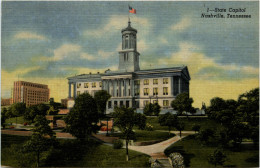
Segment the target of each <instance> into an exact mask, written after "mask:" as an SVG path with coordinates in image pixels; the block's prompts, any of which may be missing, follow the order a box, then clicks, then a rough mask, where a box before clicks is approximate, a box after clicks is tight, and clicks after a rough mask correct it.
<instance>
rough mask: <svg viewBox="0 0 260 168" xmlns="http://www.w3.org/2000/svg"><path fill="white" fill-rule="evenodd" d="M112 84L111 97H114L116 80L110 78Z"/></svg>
mask: <svg viewBox="0 0 260 168" xmlns="http://www.w3.org/2000/svg"><path fill="white" fill-rule="evenodd" d="M112 85H113V97H115V90H116V87H115V85H116V80H112Z"/></svg>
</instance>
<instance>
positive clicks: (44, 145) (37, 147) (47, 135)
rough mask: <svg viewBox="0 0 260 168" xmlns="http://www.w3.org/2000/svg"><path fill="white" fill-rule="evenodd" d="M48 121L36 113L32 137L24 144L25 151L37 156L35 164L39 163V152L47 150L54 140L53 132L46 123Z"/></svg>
mask: <svg viewBox="0 0 260 168" xmlns="http://www.w3.org/2000/svg"><path fill="white" fill-rule="evenodd" d="M48 124H49V122H48V121H47V119H46V118H45V117H44V116H41V115H37V116H36V117H35V128H34V129H33V134H32V137H31V139H30V140H29V141H27V142H26V143H25V144H24V151H25V152H29V153H31V152H33V153H35V154H36V156H37V164H36V166H37V167H39V165H40V158H41V153H42V152H44V151H47V150H48V149H49V148H50V147H51V146H52V145H53V144H54V142H55V136H54V134H55V133H54V132H53V131H52V129H51V128H50V126H49V125H48Z"/></svg>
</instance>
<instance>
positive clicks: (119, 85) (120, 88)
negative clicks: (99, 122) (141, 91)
mask: <svg viewBox="0 0 260 168" xmlns="http://www.w3.org/2000/svg"><path fill="white" fill-rule="evenodd" d="M121 81H122V80H121V79H119V80H118V96H119V97H121V96H122V95H121V90H122V86H121V85H122V84H121Z"/></svg>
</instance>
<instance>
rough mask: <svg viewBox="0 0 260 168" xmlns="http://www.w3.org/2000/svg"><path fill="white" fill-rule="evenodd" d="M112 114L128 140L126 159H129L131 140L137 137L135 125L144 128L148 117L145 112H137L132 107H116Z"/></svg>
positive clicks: (115, 122)
mask: <svg viewBox="0 0 260 168" xmlns="http://www.w3.org/2000/svg"><path fill="white" fill-rule="evenodd" d="M112 115H113V117H114V124H115V125H116V126H118V127H119V128H120V130H121V131H122V134H123V137H124V139H125V140H126V161H128V143H129V140H131V139H134V138H135V132H134V131H133V127H134V126H138V127H139V129H144V128H145V125H146V124H145V123H146V122H145V120H146V117H145V116H144V115H143V114H140V113H135V112H134V110H133V109H132V108H125V107H116V108H115V112H114V113H113V114H112Z"/></svg>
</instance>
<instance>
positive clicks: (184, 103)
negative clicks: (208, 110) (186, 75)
mask: <svg viewBox="0 0 260 168" xmlns="http://www.w3.org/2000/svg"><path fill="white" fill-rule="evenodd" d="M192 103H193V99H192V98H190V97H189V93H187V92H184V93H181V94H179V95H177V97H176V99H175V100H173V101H172V102H171V106H172V108H173V109H174V110H177V111H178V115H181V114H182V113H183V112H184V111H185V112H191V113H193V112H194V110H195V109H194V108H193V107H192Z"/></svg>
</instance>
